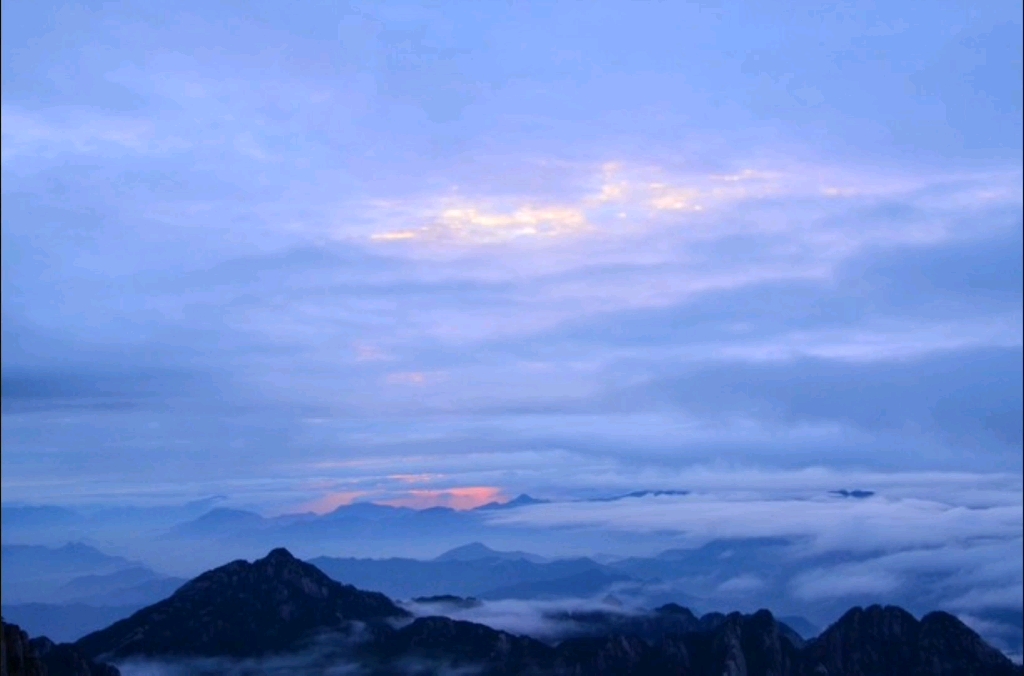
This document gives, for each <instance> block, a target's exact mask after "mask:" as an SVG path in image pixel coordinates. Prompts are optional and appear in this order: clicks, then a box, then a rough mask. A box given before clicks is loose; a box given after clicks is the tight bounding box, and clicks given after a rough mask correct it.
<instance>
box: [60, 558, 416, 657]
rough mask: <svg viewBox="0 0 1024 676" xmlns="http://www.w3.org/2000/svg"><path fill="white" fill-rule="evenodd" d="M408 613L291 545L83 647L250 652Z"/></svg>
mask: <svg viewBox="0 0 1024 676" xmlns="http://www.w3.org/2000/svg"><path fill="white" fill-rule="evenodd" d="M408 615H409V613H408V612H407V611H405V610H403V609H402V608H400V607H398V606H397V605H395V604H394V603H392V602H391V600H390V599H389V598H388V597H386V596H384V595H383V594H378V593H375V592H365V591H360V590H358V589H356V588H355V587H352V586H349V585H344V584H341V583H339V582H335V581H334V580H332V579H331V578H329V577H327V576H326V575H325V574H324V573H322V572H321V571H320V570H319V569H318V568H317V567H316V566H313V565H311V564H308V563H305V562H303V561H300V560H298V559H296V558H295V557H294V556H292V555H291V553H290V552H288V550H286V549H275V550H273V551H271V552H270V553H269V554H267V556H266V557H264V558H262V559H258V560H256V561H254V562H252V563H249V562H248V561H243V560H239V561H232V562H231V563H229V564H227V565H224V566H221V567H219V568H215V569H213V570H210V571H208V572H206V573H203V574H202V575H200V576H199V577H197V578H195V579H194V580H192V581H190V582H188V583H186V584H185V585H183V586H182V587H181V588H180V589H178V591H176V592H175V593H174V594H173V595H171V596H170V597H169V598H167V599H165V600H163V601H160V602H159V603H156V604H154V605H151V606H149V607H147V608H143V609H142V610H140V611H139V612H137V613H135V614H134V615H132V616H131V617H129V618H126V619H124V620H121V621H120V622H116V623H114V624H113V625H111V626H110V627H108V628H106V629H103V630H101V631H97V632H94V633H92V634H89V635H88V636H85V637H84V638H82V639H81V640H79V641H78V642H77V644H76V645H77V646H78V647H79V649H81V650H82V652H83V653H85V654H87V655H90V656H98V655H111V656H114V657H121V656H127V655H162V656H166V655H209V656H231V657H246V656H252V655H260V654H265V653H270V652H278V651H283V650H288V649H291V648H293V647H294V646H295V645H296V643H297V642H300V641H302V640H304V639H306V638H308V637H310V636H312V635H313V634H316V633H319V632H322V631H324V630H330V629H343V628H346V627H347V626H348V625H349V623H351V622H353V621H359V622H369V623H372V622H379V621H381V620H384V619H388V618H402V617H406V616H408Z"/></svg>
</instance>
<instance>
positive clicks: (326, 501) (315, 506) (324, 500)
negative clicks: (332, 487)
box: [299, 491, 366, 514]
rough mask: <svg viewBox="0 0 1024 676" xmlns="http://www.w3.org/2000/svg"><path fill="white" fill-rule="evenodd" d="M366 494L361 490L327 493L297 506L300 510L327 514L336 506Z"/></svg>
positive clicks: (341, 505)
mask: <svg viewBox="0 0 1024 676" xmlns="http://www.w3.org/2000/svg"><path fill="white" fill-rule="evenodd" d="M364 495H366V493H365V492H363V491H342V492H338V493H328V494H327V495H324V496H323V497H321V498H319V499H317V500H314V501H312V502H307V503H306V504H304V505H302V506H301V507H299V511H300V512H314V513H316V514H327V513H328V512H333V511H334V510H336V509H337V508H338V507H343V506H345V505H351V504H352V503H353V502H355V501H356V500H357V499H359V498H361V497H362V496H364Z"/></svg>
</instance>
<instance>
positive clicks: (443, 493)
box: [381, 486, 505, 510]
mask: <svg viewBox="0 0 1024 676" xmlns="http://www.w3.org/2000/svg"><path fill="white" fill-rule="evenodd" d="M504 499H505V496H504V492H503V491H502V489H501V488H498V487H495V486H465V487H460V488H444V489H420V490H410V491H406V493H405V494H404V495H403V496H401V497H397V498H391V499H388V500H383V501H381V504H385V505H392V506H394V507H414V508H416V509H427V508H429V507H451V508H452V509H460V510H465V509H473V508H474V507H479V506H481V505H486V504H487V503H489V502H501V501H503V500H504Z"/></svg>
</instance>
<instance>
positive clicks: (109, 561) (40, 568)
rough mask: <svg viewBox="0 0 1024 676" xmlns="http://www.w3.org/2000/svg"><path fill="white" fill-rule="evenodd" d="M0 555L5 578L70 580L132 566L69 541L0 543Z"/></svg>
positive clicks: (127, 562)
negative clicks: (54, 543) (55, 543)
mask: <svg viewBox="0 0 1024 676" xmlns="http://www.w3.org/2000/svg"><path fill="white" fill-rule="evenodd" d="M0 557H2V561H3V568H4V577H5V578H8V579H13V578H17V579H27V580H36V579H46V578H64V577H66V578H68V579H70V578H72V577H76V576H79V575H82V574H83V573H92V574H100V573H107V572H113V571H115V570H122V569H125V568H132V567H133V566H134V565H136V564H133V563H132V562H131V561H129V560H128V559H125V558H122V557H120V556H110V555H109V554H104V553H103V552H101V551H99V550H98V549H96V548H95V547H90V546H89V545H85V544H82V543H80V542H70V543H68V544H66V545H64V546H62V547H44V546H41V545H3V547H0Z"/></svg>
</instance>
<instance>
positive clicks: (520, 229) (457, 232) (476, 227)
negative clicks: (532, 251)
mask: <svg viewBox="0 0 1024 676" xmlns="http://www.w3.org/2000/svg"><path fill="white" fill-rule="evenodd" d="M588 227H589V225H588V223H587V217H586V214H585V213H584V212H583V210H582V209H579V208H575V207H561V206H552V207H543V208H539V207H532V206H524V207H521V208H519V209H516V210H514V211H511V212H507V213H502V212H490V211H485V210H483V209H480V208H477V207H457V208H449V209H444V210H443V211H442V212H441V213H440V214H439V215H438V216H437V217H436V218H435V220H434V222H433V223H431V224H430V225H427V226H424V227H422V228H419V229H418V230H394V231H390V232H384V233H378V234H375V235H371V237H370V238H371V239H372V240H375V241H381V242H388V241H400V240H409V239H420V240H447V241H455V242H459V243H468V244H486V243H491V242H502V241H508V240H512V239H517V238H521V237H559V236H563V235H569V234H573V233H577V232H581V231H583V230H586V229H587V228H588Z"/></svg>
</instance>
